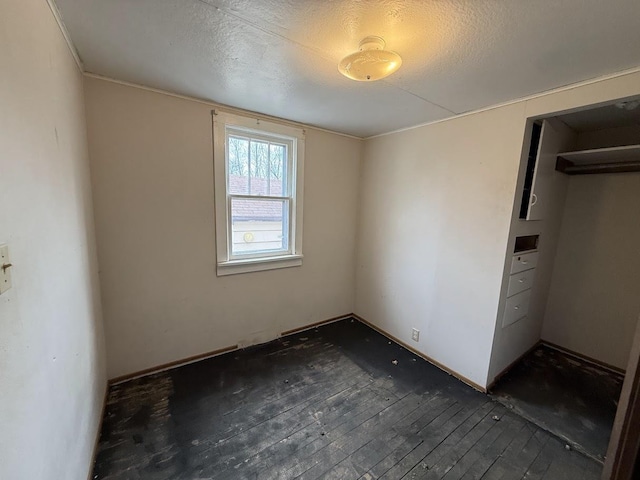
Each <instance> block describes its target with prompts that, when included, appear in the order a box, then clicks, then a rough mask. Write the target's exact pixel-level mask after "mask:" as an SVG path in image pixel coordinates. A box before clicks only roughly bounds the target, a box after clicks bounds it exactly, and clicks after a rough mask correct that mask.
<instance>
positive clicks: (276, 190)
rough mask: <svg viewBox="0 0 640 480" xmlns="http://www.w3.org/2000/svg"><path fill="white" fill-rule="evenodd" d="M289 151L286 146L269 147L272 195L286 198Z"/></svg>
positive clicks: (272, 145)
mask: <svg viewBox="0 0 640 480" xmlns="http://www.w3.org/2000/svg"><path fill="white" fill-rule="evenodd" d="M286 158H287V149H286V147H285V146H284V145H277V144H276V145H274V144H271V145H269V184H270V195H275V196H286V195H287V192H286V191H284V190H283V188H282V187H283V186H285V188H286V178H285V165H286Z"/></svg>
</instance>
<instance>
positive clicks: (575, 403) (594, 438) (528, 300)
mask: <svg viewBox="0 0 640 480" xmlns="http://www.w3.org/2000/svg"><path fill="white" fill-rule="evenodd" d="M526 128H527V131H526V132H525V139H530V141H526V142H525V144H524V145H523V150H522V156H521V164H520V173H519V179H518V188H517V189H516V195H515V198H514V214H513V216H512V222H511V228H510V233H509V241H508V250H507V252H506V256H505V267H504V276H503V283H502V292H501V297H500V306H499V310H498V319H497V324H496V332H495V336H494V344H493V351H492V359H491V368H490V379H491V378H493V379H494V382H493V383H492V384H491V387H490V392H491V393H492V395H494V397H495V398H496V399H498V400H499V401H501V402H502V403H504V404H505V405H507V406H509V407H510V408H513V409H514V410H517V411H518V413H520V414H521V415H523V416H525V417H526V418H528V419H530V420H532V421H533V422H534V423H536V424H538V425H539V426H541V427H542V428H544V429H546V430H548V431H550V432H551V433H553V434H555V435H557V436H558V437H560V438H561V439H562V440H563V441H564V442H565V443H566V445H567V448H569V449H575V450H578V451H580V452H581V453H583V454H585V455H587V456H589V457H591V458H594V459H596V460H598V461H599V462H601V463H603V465H604V462H605V459H606V458H607V448H608V447H609V443H610V439H611V432H612V428H613V425H614V420H615V419H616V413H618V415H620V414H621V412H619V411H618V410H619V409H618V405H619V402H620V401H621V391H622V390H623V382H624V380H625V372H626V370H627V364H628V363H629V361H630V359H631V360H633V358H632V355H631V352H632V346H633V339H634V334H635V331H636V327H637V325H638V320H639V318H640V295H639V293H640V292H639V289H640V247H639V246H640V100H639V99H637V98H628V99H622V100H620V101H618V102H616V103H612V104H607V105H598V106H593V107H587V108H584V109H581V110H579V111H571V112H562V113H558V114H554V115H551V116H547V117H544V118H533V119H530V121H529V122H528V124H527V127H526ZM638 342H639V343H640V340H639V341H638ZM639 351H640V350H639ZM634 375H635V372H634ZM615 421H616V422H617V420H615ZM636 430H637V428H636ZM618 433H619V432H618ZM616 435H617V433H616ZM609 455H611V454H609ZM616 478H617V477H616ZM619 478H622V477H619ZM629 478H630V477H629Z"/></svg>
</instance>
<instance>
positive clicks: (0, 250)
mask: <svg viewBox="0 0 640 480" xmlns="http://www.w3.org/2000/svg"><path fill="white" fill-rule="evenodd" d="M10 263H11V262H10V261H9V246H8V245H0V295H2V294H3V293H4V292H6V291H7V290H9V289H10V288H11V268H10V267H9V268H5V269H3V268H2V266H3V265H8V264H10Z"/></svg>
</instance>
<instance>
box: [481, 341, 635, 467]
mask: <svg viewBox="0 0 640 480" xmlns="http://www.w3.org/2000/svg"><path fill="white" fill-rule="evenodd" d="M623 381H624V376H623V375H620V374H617V373H614V372H612V371H611V370H607V369H604V368H601V367H599V366H597V365H594V364H592V363H589V362H584V361H581V360H579V359H577V358H576V357H574V356H570V355H567V354H565V353H563V352H559V351H557V350H554V349H552V348H549V347H547V346H544V345H541V346H539V347H538V348H536V349H535V350H534V351H533V352H531V353H530V354H529V355H527V356H526V357H525V358H523V359H522V360H521V361H520V362H518V363H517V364H516V365H515V366H514V367H513V368H512V369H511V370H510V371H509V372H508V373H507V374H506V375H505V376H504V377H503V378H501V379H500V381H499V382H498V384H497V385H496V386H495V387H494V389H493V391H492V393H493V395H494V397H495V398H496V399H497V400H498V401H500V402H501V403H503V404H505V405H507V406H509V407H510V408H513V410H514V411H515V412H517V413H518V414H520V415H522V416H523V417H525V418H528V419H529V420H531V421H533V422H534V423H535V424H536V425H539V426H541V427H543V428H544V429H546V430H548V431H550V432H552V433H554V434H555V435H557V436H558V437H560V438H562V439H563V440H565V441H566V442H567V443H569V444H570V445H571V446H572V447H573V448H576V449H578V450H580V451H582V452H583V453H585V454H587V455H589V456H591V457H593V458H595V459H597V460H599V461H600V462H602V461H604V457H605V454H606V453H607V447H608V445H609V437H610V436H611V429H612V427H613V420H614V418H615V416H616V410H617V408H618V399H619V398H620V391H621V390H622V382H623Z"/></svg>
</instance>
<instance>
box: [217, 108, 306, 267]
mask: <svg viewBox="0 0 640 480" xmlns="http://www.w3.org/2000/svg"><path fill="white" fill-rule="evenodd" d="M212 119H213V122H212V123H213V125H212V126H213V167H214V204H215V230H216V232H215V237H216V260H217V261H216V273H217V275H218V276H223V275H233V274H236V273H248V272H256V271H263V270H271V269H276V268H288V267H295V266H300V265H302V259H303V255H302V229H303V222H302V214H303V197H304V150H305V132H304V130H303V129H302V128H296V127H292V126H288V125H283V124H279V123H274V122H270V121H265V120H261V119H258V118H250V117H245V116H240V115H236V114H232V113H229V112H224V111H220V110H214V111H212ZM234 133H235V134H236V135H238V134H239V133H245V134H246V135H248V136H250V137H251V138H257V139H260V140H271V141H274V140H275V141H278V140H279V141H282V142H283V143H287V144H288V145H290V146H291V148H290V150H291V152H290V154H288V155H287V162H288V168H289V172H290V173H288V174H287V183H288V188H290V191H291V194H290V198H289V196H287V197H286V200H288V201H289V202H290V205H289V251H288V252H284V253H283V251H281V250H280V251H275V252H274V253H273V254H267V255H261V254H246V255H242V256H239V255H232V254H231V243H230V242H231V240H230V239H231V235H232V231H231V222H230V220H231V197H233V196H236V197H237V196H240V197H244V195H235V194H229V193H228V176H227V170H228V152H227V149H228V145H227V138H228V134H231V135H233V134H234ZM256 197H257V198H263V196H256ZM267 197H268V198H273V199H275V200H278V199H281V198H285V197H278V196H274V197H270V196H267Z"/></svg>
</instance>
